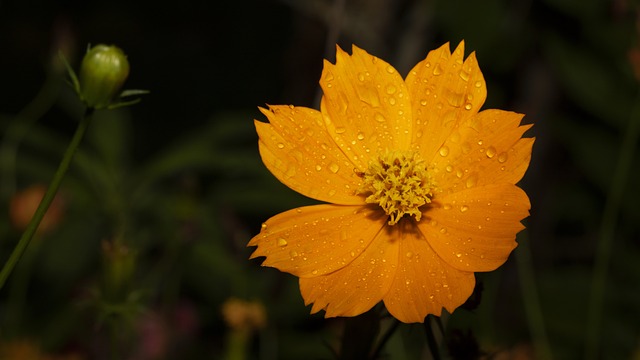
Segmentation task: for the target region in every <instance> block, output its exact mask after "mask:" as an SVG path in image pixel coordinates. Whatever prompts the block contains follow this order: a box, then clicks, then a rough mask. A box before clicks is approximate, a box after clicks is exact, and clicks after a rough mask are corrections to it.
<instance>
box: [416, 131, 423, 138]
mask: <svg viewBox="0 0 640 360" xmlns="http://www.w3.org/2000/svg"><path fill="white" fill-rule="evenodd" d="M416 137H417V138H421V137H422V130H418V131H417V132H416Z"/></svg>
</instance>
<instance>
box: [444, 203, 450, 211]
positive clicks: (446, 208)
mask: <svg viewBox="0 0 640 360" xmlns="http://www.w3.org/2000/svg"><path fill="white" fill-rule="evenodd" d="M442 208H443V209H445V210H449V209H451V204H444V206H442Z"/></svg>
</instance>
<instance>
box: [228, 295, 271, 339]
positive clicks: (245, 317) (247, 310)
mask: <svg viewBox="0 0 640 360" xmlns="http://www.w3.org/2000/svg"><path fill="white" fill-rule="evenodd" d="M222 316H223V317H224V321H225V322H226V323H227V325H228V326H229V327H230V328H231V329H233V330H240V331H252V330H258V329H262V328H264V327H265V326H266V325H267V313H266V311H265V309H264V306H263V305H262V303H260V302H257V301H246V300H241V299H237V298H229V299H228V300H227V301H225V302H224V304H222Z"/></svg>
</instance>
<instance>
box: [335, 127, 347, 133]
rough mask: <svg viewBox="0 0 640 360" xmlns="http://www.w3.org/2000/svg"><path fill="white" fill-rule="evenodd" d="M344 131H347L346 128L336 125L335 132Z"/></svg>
mask: <svg viewBox="0 0 640 360" xmlns="http://www.w3.org/2000/svg"><path fill="white" fill-rule="evenodd" d="M345 131H347V129H346V128H344V127H342V126H338V127H336V134H344V132H345Z"/></svg>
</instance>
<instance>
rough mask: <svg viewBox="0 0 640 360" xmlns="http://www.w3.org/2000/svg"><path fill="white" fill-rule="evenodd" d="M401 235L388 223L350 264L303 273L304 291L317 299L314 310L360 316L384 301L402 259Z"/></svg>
mask: <svg viewBox="0 0 640 360" xmlns="http://www.w3.org/2000/svg"><path fill="white" fill-rule="evenodd" d="M378 229H379V228H378ZM397 235H398V234H397V232H395V231H393V229H389V228H388V227H385V228H383V229H382V230H381V231H379V232H378V234H377V235H376V236H375V238H374V239H373V241H372V242H371V244H370V245H369V246H368V247H367V249H366V250H365V251H364V252H363V253H362V254H361V255H360V256H358V257H357V258H356V259H355V260H353V261H352V262H351V263H350V264H349V266H347V267H345V268H343V269H340V270H338V271H335V272H332V273H330V274H325V275H323V276H313V277H301V278H300V292H301V293H302V297H303V298H304V302H305V304H306V305H309V304H311V303H313V307H312V308H311V313H315V312H318V311H320V310H325V312H326V313H325V316H326V317H334V316H357V315H360V314H362V313H364V312H366V311H368V310H369V309H371V308H372V307H373V306H374V305H376V304H377V303H378V302H380V300H382V297H383V296H384V295H385V294H386V293H387V292H388V290H389V286H390V285H391V282H392V281H393V279H394V274H395V272H396V268H397V264H398V262H399V259H398V257H399V252H398V251H399V246H400V244H399V241H397ZM403 260H404V259H403Z"/></svg>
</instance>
